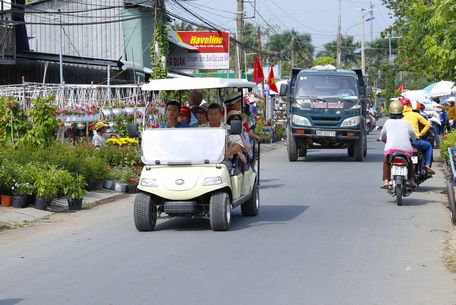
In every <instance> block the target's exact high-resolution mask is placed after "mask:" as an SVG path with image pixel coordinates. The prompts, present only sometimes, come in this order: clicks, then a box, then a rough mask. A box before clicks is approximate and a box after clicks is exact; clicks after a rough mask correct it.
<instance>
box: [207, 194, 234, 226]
mask: <svg viewBox="0 0 456 305" xmlns="http://www.w3.org/2000/svg"><path fill="white" fill-rule="evenodd" d="M230 219H231V202H230V196H229V195H228V194H227V193H225V192H216V193H213V194H212V195H211V199H210V201H209V221H210V223H211V228H212V230H213V231H228V230H229V228H230Z"/></svg>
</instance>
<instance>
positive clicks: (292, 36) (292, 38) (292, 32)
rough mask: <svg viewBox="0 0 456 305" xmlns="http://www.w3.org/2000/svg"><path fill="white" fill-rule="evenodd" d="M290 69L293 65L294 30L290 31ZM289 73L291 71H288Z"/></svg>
mask: <svg viewBox="0 0 456 305" xmlns="http://www.w3.org/2000/svg"><path fill="white" fill-rule="evenodd" d="M290 44H291V63H290V64H291V69H293V67H294V65H295V55H294V49H295V35H294V30H292V31H291V42H290ZM290 73H291V72H290Z"/></svg>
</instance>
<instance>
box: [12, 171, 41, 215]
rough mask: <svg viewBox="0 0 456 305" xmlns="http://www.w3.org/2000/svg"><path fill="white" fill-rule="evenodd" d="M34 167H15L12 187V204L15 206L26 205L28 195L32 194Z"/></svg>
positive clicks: (33, 189)
mask: <svg viewBox="0 0 456 305" xmlns="http://www.w3.org/2000/svg"><path fill="white" fill-rule="evenodd" d="M33 170H34V169H33V168H32V167H31V166H20V165H18V167H17V175H16V179H15V182H14V185H13V187H12V193H13V199H12V205H13V207H15V208H25V207H27V205H28V202H29V198H30V196H32V195H33V192H34V191H35V187H34V186H33V184H34V181H35V177H34V175H33V172H31V171H33Z"/></svg>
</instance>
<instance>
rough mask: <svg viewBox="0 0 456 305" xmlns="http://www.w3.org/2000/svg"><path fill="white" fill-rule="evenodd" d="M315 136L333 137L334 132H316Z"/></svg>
mask: <svg viewBox="0 0 456 305" xmlns="http://www.w3.org/2000/svg"><path fill="white" fill-rule="evenodd" d="M316 135H317V136H323V137H335V136H336V132H335V131H332V130H317V132H316Z"/></svg>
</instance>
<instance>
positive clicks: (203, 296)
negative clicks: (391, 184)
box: [0, 134, 456, 305]
mask: <svg viewBox="0 0 456 305" xmlns="http://www.w3.org/2000/svg"><path fill="white" fill-rule="evenodd" d="M374 138H375V134H374V135H371V136H369V145H370V148H369V157H368V158H367V160H366V161H365V162H352V161H349V160H348V157H347V156H346V154H345V152H344V151H339V150H338V151H324V152H312V151H310V152H309V156H308V158H307V160H306V161H299V162H294V163H289V162H288V161H287V158H286V150H285V146H284V145H277V146H276V148H275V149H272V150H269V151H268V152H266V153H265V154H264V156H263V159H262V161H263V162H262V164H263V172H262V183H261V202H262V208H261V211H260V215H259V216H258V217H256V218H244V217H242V216H241V214H240V210H239V209H236V210H235V211H234V216H233V217H232V227H231V231H229V232H212V231H210V229H209V222H208V220H204V219H199V220H198V219H174V220H162V221H160V222H159V224H158V226H157V231H156V232H149V233H139V232H137V231H136V230H135V228H134V224H133V217H132V197H131V198H130V199H126V200H121V201H118V202H114V203H110V204H106V205H102V206H99V207H96V208H93V209H91V210H86V211H79V212H77V213H72V214H56V215H54V216H52V218H51V219H50V220H49V221H47V222H44V223H41V224H37V225H33V226H31V227H27V228H22V229H19V230H14V231H7V232H2V233H0V261H1V264H0V279H1V284H0V305H13V304H20V305H26V304H27V305H28V304H33V305H37V304H38V305H39V304H43V305H44V304H45V305H54V304H55V305H61V304H66V305H70V304H85V305H89V304H93V305H103V304H106V305H107V304H113V305H114V304H115V305H125V304H148V305H150V304H170V305H181V304H182V305H184V304H185V305H190V304H195V305H203V304H207V305H215V304H217V305H232V304H237V305H244V304H249V305H251V304H253V305H255V304H258V305H260V304H261V305H280V304H283V305H293V304H296V305H306V304H309V305H358V304H359V305H361V304H362V305H367V304H369V305H374V304H379V305H385V304H388V305H396V304H397V305H408V304H413V305H454V304H456V285H455V279H456V276H455V275H454V274H451V273H450V272H448V271H447V270H446V268H445V266H444V264H443V262H442V259H441V254H442V250H443V248H444V246H445V245H444V240H445V238H446V237H447V236H448V231H449V230H450V223H449V218H448V213H447V211H446V209H445V207H444V205H443V204H442V201H443V200H444V199H445V195H443V194H441V192H442V190H443V187H441V184H442V182H443V179H442V176H441V175H442V174H441V169H440V168H438V167H437V169H438V170H439V175H440V177H437V178H435V179H433V181H429V182H426V183H425V184H424V185H423V186H422V189H421V191H420V192H417V193H414V194H412V196H411V197H408V198H405V199H404V204H405V206H403V207H397V206H395V205H394V203H393V201H392V198H391V197H389V195H387V194H386V193H385V192H384V191H383V190H381V189H380V188H379V185H380V183H381V181H380V176H381V163H380V160H381V157H382V150H381V149H382V147H381V144H380V143H377V142H375V140H374Z"/></svg>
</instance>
